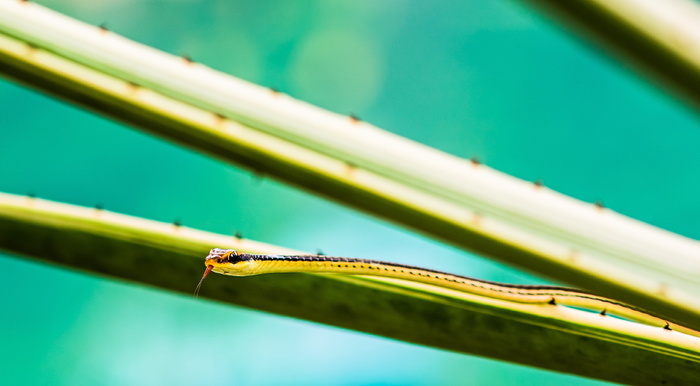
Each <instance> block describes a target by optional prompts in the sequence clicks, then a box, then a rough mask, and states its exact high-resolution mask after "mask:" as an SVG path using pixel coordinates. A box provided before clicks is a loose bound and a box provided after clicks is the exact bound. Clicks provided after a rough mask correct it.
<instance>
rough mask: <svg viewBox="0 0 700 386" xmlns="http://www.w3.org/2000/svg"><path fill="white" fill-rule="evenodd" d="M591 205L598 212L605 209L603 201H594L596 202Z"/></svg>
mask: <svg viewBox="0 0 700 386" xmlns="http://www.w3.org/2000/svg"><path fill="white" fill-rule="evenodd" d="M593 205H595V207H596V208H597V209H598V210H603V209H605V205H603V201H601V200H596V201H595V202H594V203H593Z"/></svg>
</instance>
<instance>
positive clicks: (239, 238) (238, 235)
mask: <svg viewBox="0 0 700 386" xmlns="http://www.w3.org/2000/svg"><path fill="white" fill-rule="evenodd" d="M233 237H235V238H236V240H238V241H240V240H241V239H242V238H243V233H241V231H236V233H234V234H233Z"/></svg>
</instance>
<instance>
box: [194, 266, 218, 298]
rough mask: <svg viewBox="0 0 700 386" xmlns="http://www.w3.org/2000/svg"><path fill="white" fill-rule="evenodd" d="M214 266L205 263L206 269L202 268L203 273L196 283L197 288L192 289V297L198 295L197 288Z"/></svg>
mask: <svg viewBox="0 0 700 386" xmlns="http://www.w3.org/2000/svg"><path fill="white" fill-rule="evenodd" d="M213 268H214V266H213V265H207V269H205V270H204V275H202V278H201V279H200V280H199V284H197V288H195V289H194V297H195V299H196V298H197V297H198V296H199V289H200V288H201V287H202V283H204V279H205V278H206V277H207V275H209V272H211V270H212V269H213Z"/></svg>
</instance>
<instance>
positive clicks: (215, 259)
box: [204, 248, 238, 266]
mask: <svg viewBox="0 0 700 386" xmlns="http://www.w3.org/2000/svg"><path fill="white" fill-rule="evenodd" d="M236 257H238V252H236V251H235V250H233V249H221V248H213V249H212V250H211V251H209V255H208V256H207V257H206V258H205V259H204V265H207V266H208V265H215V264H214V263H216V264H226V263H228V262H231V261H233V260H235V258H236Z"/></svg>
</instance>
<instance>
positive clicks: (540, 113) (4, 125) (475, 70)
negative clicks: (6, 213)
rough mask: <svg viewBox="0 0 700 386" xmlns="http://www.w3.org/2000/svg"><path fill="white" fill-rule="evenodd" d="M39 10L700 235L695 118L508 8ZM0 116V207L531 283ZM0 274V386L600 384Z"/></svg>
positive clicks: (182, 2)
mask: <svg viewBox="0 0 700 386" xmlns="http://www.w3.org/2000/svg"><path fill="white" fill-rule="evenodd" d="M39 3H41V4H44V5H46V6H48V7H50V8H52V9H55V10H58V11H60V12H63V13H65V14H67V15H70V16H73V17H75V18H77V19H80V20H83V21H85V22H87V23H90V24H95V25H98V24H102V23H107V25H108V27H109V28H110V29H111V30H113V31H115V32H117V33H119V34H122V35H124V36H126V37H129V38H131V39H134V40H136V41H139V42H142V43H145V44H148V45H151V46H154V47H157V48H159V49H162V50H164V51H167V52H171V53H174V54H178V55H179V54H187V55H190V56H192V57H193V58H194V59H195V60H197V61H199V62H202V63H205V64H207V65H210V66H211V67H214V68H216V69H218V70H221V71H224V72H226V73H229V74H232V75H235V76H238V77H241V78H243V79H246V80H249V81H251V82H254V83H257V84H260V85H264V86H271V87H275V88H278V89H280V90H282V91H284V92H286V93H288V94H290V95H292V96H294V97H297V98H299V99H302V100H305V101H308V102H311V103H313V104H316V105H319V106H321V107H324V108H327V109H330V110H333V111H336V112H339V113H342V114H357V115H358V116H360V117H361V118H362V119H363V120H366V121H369V122H371V123H373V124H375V125H377V126H379V127H382V128H384V129H386V130H388V131H391V132H394V133H397V134H400V135H403V136H405V137H408V138H411V139H414V140H416V141H420V142H422V143H425V144H427V145H430V146H433V147H436V148H438V149H441V150H444V151H446V152H449V153H452V154H455V155H458V156H462V157H465V158H470V157H472V156H478V157H479V158H480V159H481V160H483V161H484V162H485V163H487V164H488V165H490V166H492V167H494V168H496V169H498V170H501V171H504V172H506V173H509V174H511V175H514V176H517V177H519V178H523V179H526V180H535V179H543V180H544V182H545V184H546V185H548V186H550V187H551V188H553V189H556V190H558V191H560V192H563V193H565V194H568V195H571V196H573V197H576V198H579V199H581V200H584V201H588V202H592V201H595V200H603V201H604V202H605V204H606V206H609V207H611V208H612V209H614V210H616V211H619V212H621V213H624V214H627V215H629V216H632V217H635V218H637V219H640V220H643V221H646V222H649V223H652V224H654V225H657V226H660V227H663V228H666V229H669V230H672V231H674V232H678V233H681V234H684V235H687V236H690V237H693V238H697V237H698V235H699V234H700V225H699V224H698V221H697V218H698V215H700V205H699V204H698V197H699V195H698V193H699V191H698V190H699V189H700V185H699V184H698V180H697V178H696V176H697V175H698V172H700V164H699V163H698V162H697V161H698V150H697V149H698V147H699V146H698V145H700V130H698V127H697V121H696V118H695V115H694V113H693V112H691V111H689V110H688V109H686V108H684V107H683V106H682V105H681V104H680V103H677V101H674V100H673V99H672V98H670V97H669V96H667V95H665V94H664V93H662V92H660V91H658V90H657V89H656V88H655V87H653V86H651V85H649V84H647V82H645V81H643V80H641V78H640V77H638V75H637V74H636V73H633V72H631V71H630V69H628V68H627V67H626V66H625V65H623V64H619V63H618V62H616V61H613V60H611V59H608V58H606V57H605V56H603V55H601V54H600V53H599V52H598V51H595V50H593V49H591V48H590V47H589V46H587V45H585V44H582V43H581V42H580V41H578V40H577V39H575V38H572V37H571V36H570V35H569V34H568V33H566V32H565V31H563V30H561V29H559V28H558V27H557V26H554V25H552V24H551V23H550V21H549V19H548V18H545V17H542V16H541V15H540V14H539V13H537V12H535V11H533V10H531V9H529V8H527V7H525V6H523V5H522V4H520V3H518V2H514V1H506V0H490V1H469V0H458V1H447V0H445V1H433V2H418V1H413V2H411V1H403V0H391V1H388V0H387V1H379V2H373V1H350V0H346V1H296V0H294V1H284V0H276V1H275V0H265V1H254V2H251V1H233V0H216V1H195V0H170V1H156V0H148V1H146V0H142V1H116V0H111V1H109V0H100V1H97V0H96V1H89V2H86V1H78V0H72V1H69V0H62V1H61V0H45V1H39ZM0 109H1V110H0V113H1V114H0V191H4V192H10V193H17V194H26V193H34V194H37V195H38V196H39V197H41V198H46V199H51V200H56V201H62V202H68V203H73V204H79V205H87V206H93V205H95V204H101V205H103V206H105V208H107V209H109V210H112V211H115V212H120V213H126V214H130V215H135V216H140V217H145V218H149V219H156V220H161V221H168V222H170V221H173V220H175V219H179V220H180V221H182V222H183V224H185V225H187V226H189V227H193V228H199V229H204V230H208V231H214V232H220V233H225V234H233V232H234V231H236V230H238V231H241V232H242V233H243V235H244V236H245V237H248V238H252V239H255V240H259V241H264V242H267V243H272V244H277V245H281V246H285V247H290V248H296V249H300V250H306V251H310V252H314V251H316V250H317V249H321V250H323V251H324V252H325V253H327V254H333V255H341V256H356V257H364V258H373V259H382V260H390V261H395V262H403V263H409V264H417V265H422V266H427V267H431V268H436V269H443V270H450V271H455V272H458V273H460V274H465V275H469V276H476V277H480V278H485V279H490V280H497V281H506V282H518V283H538V282H543V279H540V278H536V277H534V276H530V275H528V274H526V273H521V272H517V271H515V270H512V269H509V268H506V267H503V266H501V265H499V264H496V263H493V262H489V261H486V260H485V259H482V258H480V257H478V256H473V255H470V254H468V253H466V252H463V251H460V250H456V249H453V248H451V247H449V246H445V245H441V244H438V243H436V242H433V241H431V240H428V239H425V238H423V237H421V236H419V235H415V234H412V233H409V232H407V231H405V230H403V229H401V228H398V227H395V226H393V225H392V224H387V223H385V222H382V221H379V220H375V219H372V218H370V217H368V216H366V215H363V214H359V213H357V212H354V211H351V210H348V209H345V208H343V207H340V206H338V205H335V204H332V203H329V202H326V201H323V200H322V199H320V198H317V197H314V196H311V195H309V194H307V193H305V192H300V191H297V190H295V189H292V188H290V187H287V186H284V185H281V184H279V183H277V182H275V181H271V180H268V179H266V178H260V177H257V176H255V175H253V174H252V173H250V172H248V171H246V170H242V169H238V168H236V167H231V166H229V165H225V164H222V163H220V162H218V161H213V160H211V159H208V158H205V157H203V156H201V155H199V154H196V153H193V152H191V151H189V150H185V149H182V148H179V147H176V146H174V145H172V144H170V143H166V142H163V141H161V140H158V139H156V138H153V137H150V136H148V135H145V134H142V133H140V132H138V131H134V130H132V129H130V128H127V127H123V126H121V125H119V124H116V123H114V122H112V121H108V120H105V119H103V118H101V117H99V116H95V115H93V114H91V113H88V112H85V111H82V110H80V109H77V108H75V107H73V106H70V105H66V104H64V103H62V102H59V101H56V100H53V99H51V98H48V97H46V96H44V95H41V94H37V93H35V92H33V91H31V90H27V89H25V88H22V87H20V86H18V85H15V84H13V83H11V82H8V81H5V80H0ZM0 273H2V274H1V275H0V293H1V294H2V295H1V296H0V385H15V384H23V385H190V384H207V385H230V384H236V385H277V384H288V385H356V384H373V385H435V384H490V385H500V384H503V385H508V384H513V383H518V384H540V383H546V384H549V385H557V384H566V385H587V384H594V383H597V382H595V381H591V380H585V379H581V378H577V377H573V376H568V375H562V374H555V373H550V372H544V371H540V370H537V369H531V368H526V367H522V366H516V365H511V364H507V363H500V362H496V361H492V360H487V359H482V358H476V357H470V356H466V355H461V354H455V353H449V352H441V351H439V350H435V349H431V348H425V347H419V346H415V345H411V344H407V343H402V342H396V341H391V340H388V339H384V338H379V337H375V336H370V335H365V334H360V333H356V332H352V331H345V330H341V329H337V328H332V327H327V326H323V325H317V324H313V323H309V322H304V321H298V320H293V319H289V318H284V317H279V316H275V315H269V314H265V313H261V312H256V311H251V310H246V309H241V308H233V307H228V306H223V305H219V304H214V303H209V302H206V301H202V300H194V299H192V298H190V297H186V296H179V295H174V294H169V293H162V292H160V291H156V290H153V289H148V288H144V287H140V286H138V285H132V284H129V283H121V282H115V281H112V280H105V279H103V278H99V277H93V276H88V275H84V274H80V273H76V272H71V271H68V270H64V269H62V268H56V267H51V266H46V265H40V264H37V263H35V262H32V261H28V260H26V259H24V258H20V257H17V256H12V255H8V254H0ZM198 279H199V278H196V277H193V278H192V287H193V289H194V286H195V284H196V282H197V280H198ZM232 280H233V279H232ZM407 317H410V316H407Z"/></svg>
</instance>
